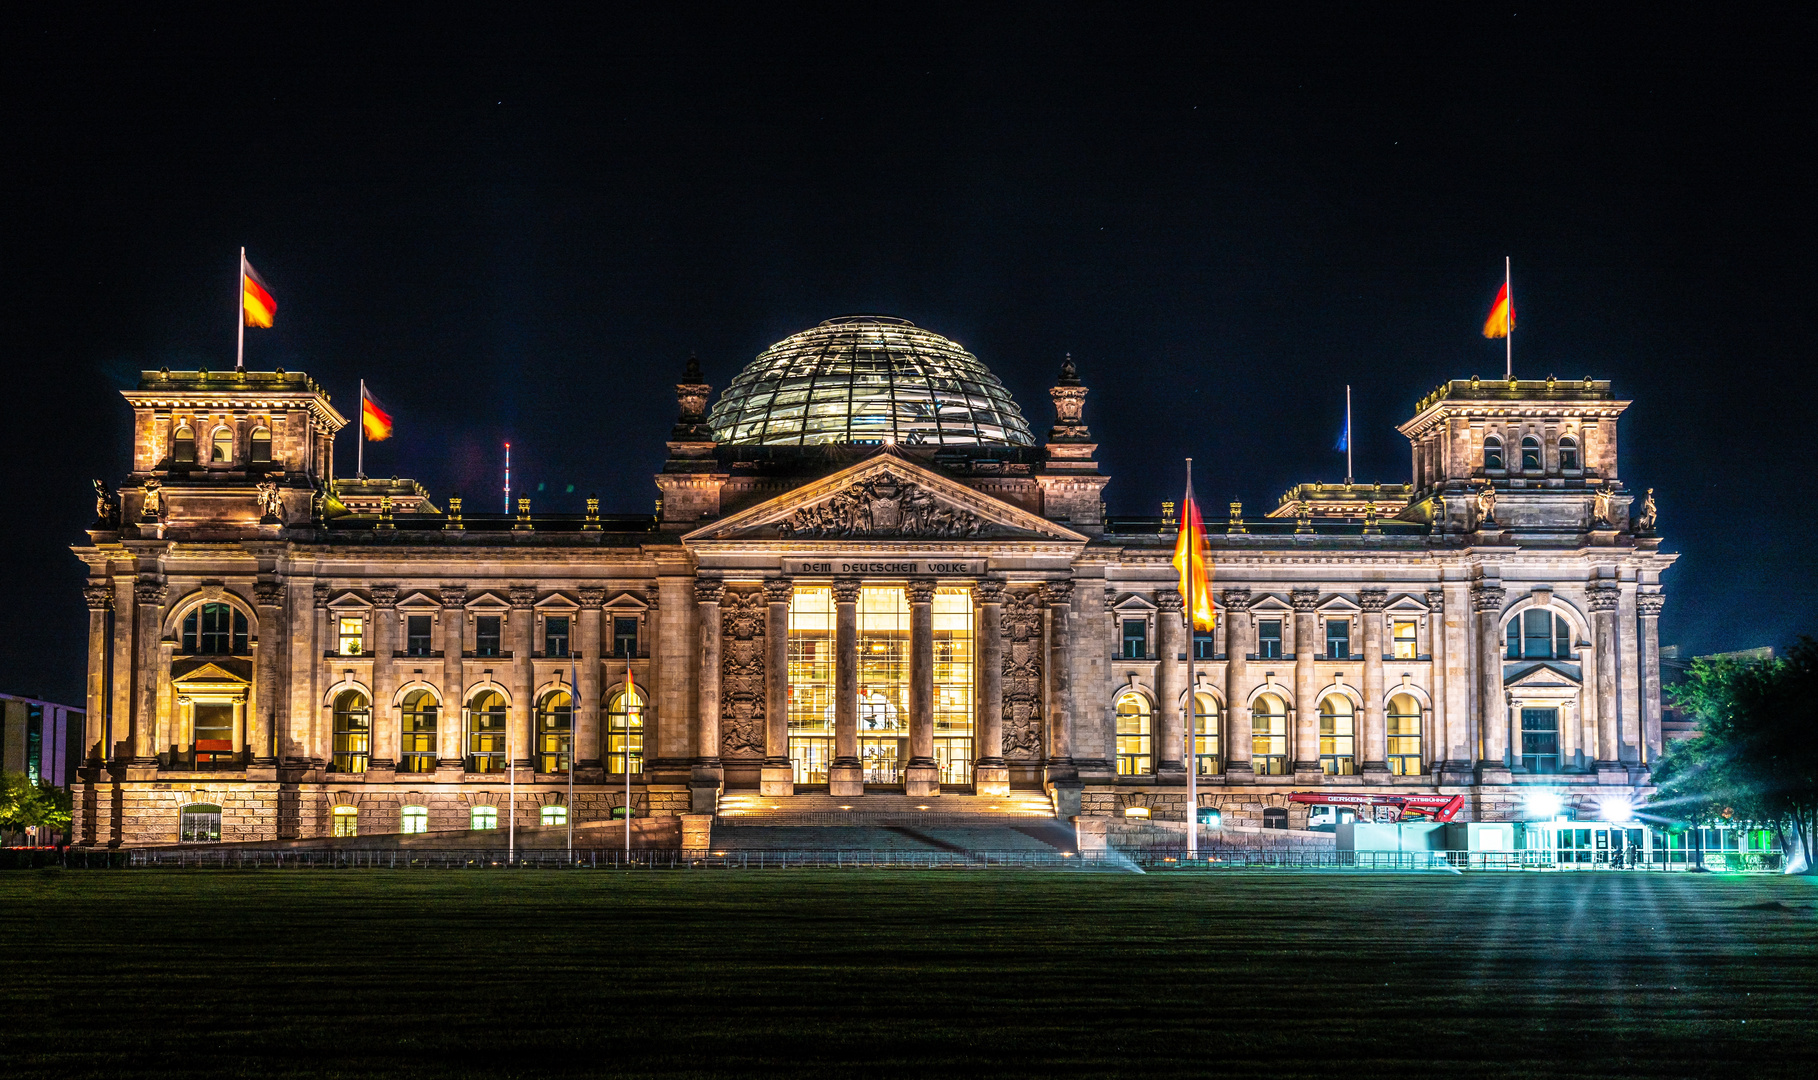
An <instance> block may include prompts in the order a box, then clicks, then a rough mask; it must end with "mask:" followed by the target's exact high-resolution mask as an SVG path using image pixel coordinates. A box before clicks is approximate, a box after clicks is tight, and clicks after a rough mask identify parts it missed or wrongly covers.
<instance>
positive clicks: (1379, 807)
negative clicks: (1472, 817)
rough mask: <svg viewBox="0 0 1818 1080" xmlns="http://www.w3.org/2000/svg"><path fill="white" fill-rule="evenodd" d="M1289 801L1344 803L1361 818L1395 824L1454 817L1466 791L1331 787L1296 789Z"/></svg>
mask: <svg viewBox="0 0 1818 1080" xmlns="http://www.w3.org/2000/svg"><path fill="white" fill-rule="evenodd" d="M1288 801H1289V802H1297V803H1301V804H1303V805H1306V806H1342V807H1349V808H1350V809H1351V810H1353V811H1355V812H1356V813H1357V816H1358V819H1359V820H1363V821H1375V822H1380V823H1382V824H1386V825H1393V824H1395V823H1396V822H1398V821H1451V820H1452V818H1453V817H1455V816H1456V815H1457V814H1458V812H1459V811H1460V810H1462V809H1464V801H1465V800H1464V796H1463V795H1390V794H1388V793H1386V792H1385V793H1381V794H1379V793H1376V792H1360V793H1358V794H1355V795H1352V794H1339V793H1337V792H1327V791H1295V792H1290V793H1289V795H1288Z"/></svg>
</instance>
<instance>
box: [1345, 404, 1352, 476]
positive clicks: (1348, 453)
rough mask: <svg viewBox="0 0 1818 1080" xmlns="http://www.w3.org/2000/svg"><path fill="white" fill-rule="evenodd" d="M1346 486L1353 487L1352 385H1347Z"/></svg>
mask: <svg viewBox="0 0 1818 1080" xmlns="http://www.w3.org/2000/svg"><path fill="white" fill-rule="evenodd" d="M1345 486H1346V487H1350V486H1351V384H1350V383H1346V384H1345Z"/></svg>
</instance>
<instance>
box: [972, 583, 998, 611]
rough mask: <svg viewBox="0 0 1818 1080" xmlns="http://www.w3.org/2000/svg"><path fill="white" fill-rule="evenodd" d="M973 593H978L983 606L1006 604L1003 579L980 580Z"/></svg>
mask: <svg viewBox="0 0 1818 1080" xmlns="http://www.w3.org/2000/svg"><path fill="white" fill-rule="evenodd" d="M973 591H975V592H976V593H978V602H979V603H981V604H1001V603H1003V602H1004V581H1003V579H1002V578H994V577H986V578H980V579H979V580H978V584H977V585H974V586H973Z"/></svg>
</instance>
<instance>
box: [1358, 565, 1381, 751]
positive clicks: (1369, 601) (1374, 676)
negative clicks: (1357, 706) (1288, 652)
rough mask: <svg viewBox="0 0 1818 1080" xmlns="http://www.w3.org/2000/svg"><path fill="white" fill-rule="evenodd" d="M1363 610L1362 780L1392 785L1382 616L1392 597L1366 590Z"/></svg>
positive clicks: (1362, 594) (1360, 598)
mask: <svg viewBox="0 0 1818 1080" xmlns="http://www.w3.org/2000/svg"><path fill="white" fill-rule="evenodd" d="M1357 603H1358V606H1360V607H1362V608H1363V616H1362V618H1363V647H1364V670H1363V698H1364V707H1363V770H1362V771H1363V778H1364V783H1366V784H1386V783H1388V782H1389V762H1388V728H1387V721H1385V720H1384V719H1383V712H1382V696H1383V685H1382V682H1383V679H1382V631H1383V625H1382V613H1383V609H1384V608H1386V607H1387V606H1388V603H1389V594H1388V592H1387V591H1386V590H1383V589H1365V590H1363V591H1362V592H1360V593H1359V594H1358V596H1357Z"/></svg>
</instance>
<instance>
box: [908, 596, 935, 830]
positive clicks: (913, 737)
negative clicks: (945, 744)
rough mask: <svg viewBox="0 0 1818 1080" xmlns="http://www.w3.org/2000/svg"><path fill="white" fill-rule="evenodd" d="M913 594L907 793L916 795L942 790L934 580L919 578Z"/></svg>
mask: <svg viewBox="0 0 1818 1080" xmlns="http://www.w3.org/2000/svg"><path fill="white" fill-rule="evenodd" d="M906 591H907V592H908V595H909V762H908V764H907V766H906V767H905V768H904V770H903V792H904V794H906V795H910V796H915V797H933V796H936V795H939V794H940V793H941V773H940V768H939V766H937V765H936V764H935V761H934V581H933V579H931V578H915V579H912V580H911V581H910V582H909V585H908V588H907V590H906Z"/></svg>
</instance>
